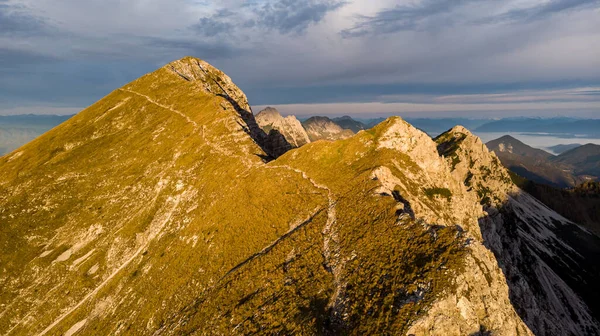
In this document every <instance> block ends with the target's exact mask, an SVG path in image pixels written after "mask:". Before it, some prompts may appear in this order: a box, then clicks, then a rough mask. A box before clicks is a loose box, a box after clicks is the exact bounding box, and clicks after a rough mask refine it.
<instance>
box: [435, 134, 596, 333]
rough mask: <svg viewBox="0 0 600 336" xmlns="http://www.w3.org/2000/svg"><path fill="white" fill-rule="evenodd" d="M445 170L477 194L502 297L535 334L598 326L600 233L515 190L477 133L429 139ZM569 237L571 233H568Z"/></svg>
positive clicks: (591, 330)
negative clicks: (504, 283)
mask: <svg viewBox="0 0 600 336" xmlns="http://www.w3.org/2000/svg"><path fill="white" fill-rule="evenodd" d="M436 141H437V143H438V149H439V151H440V153H441V154H442V155H444V156H446V159H447V161H448V162H449V163H450V164H451V165H452V167H453V172H452V173H453V175H455V177H456V178H458V179H460V180H462V181H464V182H465V185H467V186H468V187H469V188H472V190H473V191H474V192H476V193H477V195H478V197H479V201H480V202H481V204H483V205H484V208H485V210H486V213H487V214H486V216H484V217H482V218H481V219H480V220H479V225H480V227H481V232H482V234H483V242H484V244H485V245H486V246H487V247H488V248H489V249H490V250H492V251H493V252H494V254H495V256H496V258H497V260H498V263H499V264H500V266H501V267H502V269H503V271H504V274H505V275H506V278H507V280H508V285H509V288H510V299H511V302H512V303H513V305H514V306H515V308H516V310H517V312H518V313H519V315H520V316H521V317H522V318H523V320H524V321H525V323H526V324H527V325H528V326H529V328H531V330H532V331H533V332H534V333H535V334H536V335H591V334H597V333H599V332H600V324H599V323H598V320H597V316H600V314H599V312H600V311H599V309H598V308H599V306H598V300H599V299H600V297H599V295H598V294H597V291H596V290H595V289H593V288H590V287H589V286H586V285H583V283H588V284H591V283H598V281H600V268H599V267H598V266H594V264H593V263H591V262H590V261H591V260H597V258H598V257H600V254H599V252H600V249H599V248H598V246H599V245H598V244H600V239H598V237H597V236H595V235H593V234H591V233H590V232H588V231H587V230H585V229H582V228H581V227H579V226H578V225H576V224H574V223H572V222H570V221H568V220H566V219H565V218H563V217H561V216H560V215H558V214H557V213H555V212H554V211H552V210H550V209H548V208H547V207H546V206H544V205H543V204H542V203H540V202H539V201H537V200H536V199H534V198H533V197H531V196H530V195H528V194H526V193H525V192H523V191H521V190H519V189H518V188H517V187H516V186H515V185H514V184H513V183H512V182H511V179H510V176H509V175H508V172H507V170H506V169H505V168H504V167H503V166H502V165H501V164H500V163H499V160H498V158H497V157H496V156H495V155H494V153H490V152H489V151H488V150H487V148H486V147H485V145H483V144H482V143H481V141H480V140H479V138H477V137H475V136H473V135H472V134H471V133H470V132H469V131H468V130H466V129H464V128H463V127H455V128H453V129H452V130H450V131H448V132H446V133H444V134H442V135H440V136H439V137H438V138H437V139H436ZM576 237H577V238H576Z"/></svg>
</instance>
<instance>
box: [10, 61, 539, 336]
mask: <svg viewBox="0 0 600 336" xmlns="http://www.w3.org/2000/svg"><path fill="white" fill-rule="evenodd" d="M278 143H279V142H278V139H277V138H274V137H273V136H272V134H271V133H269V134H268V135H267V134H265V133H264V132H263V131H262V130H260V128H259V127H258V125H257V123H256V121H255V119H254V116H253V115H252V114H251V112H250V108H249V105H248V102H247V100H246V97H245V95H244V94H243V93H242V92H241V91H240V90H239V89H238V88H237V87H236V86H235V85H234V84H233V83H232V82H231V80H230V79H229V77H227V76H226V75H225V74H223V73H222V72H220V71H219V70H217V69H215V68H213V67H212V66H210V65H209V64H207V63H205V62H203V61H201V60H197V59H194V58H185V59H183V60H180V61H175V62H172V63H170V64H168V65H166V66H165V67H163V68H161V69H159V70H157V71H155V72H153V73H151V74H148V75H146V76H144V77H142V78H140V79H138V80H136V81H134V82H132V83H130V84H128V85H126V86H125V87H123V88H121V89H118V90H116V91H114V92H112V93H111V94H109V95H108V96H107V97H105V98H104V99H102V100H101V101H99V102H98V103H96V104H94V105H92V106H91V107H89V108H88V109H86V110H84V111H82V112H81V113H79V114H78V115H76V116H75V117H73V118H72V119H70V120H69V121H68V122H66V123H64V124H62V125H60V126H59V127H57V128H55V129H53V130H52V131H50V132H48V133H46V134H45V135H43V136H42V137H40V138H38V139H36V140H35V141H33V142H31V143H29V144H27V145H26V146H24V147H22V148H20V149H19V150H17V151H15V152H13V153H12V154H11V155H8V156H5V157H2V158H0V220H1V222H2V225H1V226H0V249H1V250H2V251H6V252H5V253H2V254H1V255H0V265H1V267H0V288H3V290H2V291H1V292H0V334H7V335H30V334H38V335H61V334H68V335H74V334H92V335H94V334H98V335H105V334H111V335H119V334H125V335H132V334H133V335H145V334H162V335H180V334H249V333H261V334H307V335H311V334H381V333H384V332H389V333H397V334H416V335H426V334H444V335H464V334H476V333H478V332H480V331H482V330H484V331H490V332H494V333H495V334H498V335H530V334H531V333H530V331H529V329H528V328H527V327H526V326H525V325H524V324H523V321H522V320H521V319H520V317H519V316H518V315H517V313H516V312H515V310H514V309H513V307H512V305H511V302H510V301H509V288H508V287H507V285H506V279H505V277H504V275H503V273H502V271H501V270H500V268H499V267H498V264H497V262H496V259H495V258H494V255H493V254H492V253H491V252H490V251H489V250H488V249H487V248H486V247H485V246H484V245H483V243H484V241H483V240H482V233H481V231H480V229H479V223H478V219H479V218H481V217H482V216H485V213H484V212H483V210H482V208H481V205H480V203H479V199H478V195H477V193H475V192H473V191H469V190H468V187H467V186H465V185H464V183H463V180H462V179H457V178H455V177H454V175H453V173H452V169H451V164H450V163H448V162H446V161H445V160H444V159H443V158H441V157H440V156H439V155H438V152H437V148H436V144H435V143H434V142H433V141H432V140H431V139H430V138H429V137H428V136H427V135H426V134H424V133H423V132H420V131H418V130H416V129H415V128H414V127H412V126H410V125H409V124H407V123H406V122H404V121H403V120H401V119H400V118H391V119H388V120H386V121H385V122H384V123H382V124H380V125H379V126H377V127H375V128H374V129H372V130H369V131H366V132H361V133H360V134H358V135H355V136H353V137H351V138H348V139H346V140H342V141H335V142H327V141H320V142H315V143H311V144H308V145H305V146H303V147H301V148H299V149H295V150H291V151H288V152H287V153H285V154H284V155H282V156H280V157H278V156H279V154H281V152H282V151H281V148H280V147H278ZM276 157H278V158H277V159H275V158H276Z"/></svg>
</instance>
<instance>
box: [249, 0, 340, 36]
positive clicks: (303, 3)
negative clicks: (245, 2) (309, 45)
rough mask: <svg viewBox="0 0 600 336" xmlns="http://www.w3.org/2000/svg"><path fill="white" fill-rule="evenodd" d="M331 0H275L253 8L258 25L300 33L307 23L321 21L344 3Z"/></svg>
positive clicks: (284, 32) (288, 32)
mask: <svg viewBox="0 0 600 336" xmlns="http://www.w3.org/2000/svg"><path fill="white" fill-rule="evenodd" d="M346 4H347V2H344V1H332V0H277V1H270V2H266V3H264V4H262V5H259V6H258V7H257V8H255V9H254V12H255V13H256V16H257V17H258V19H257V22H258V24H259V25H261V26H263V27H265V28H267V29H272V30H276V31H278V32H279V33H281V34H290V33H294V34H300V33H302V32H304V31H305V30H306V29H307V28H308V26H309V25H311V24H316V23H319V22H321V20H323V18H324V17H325V15H326V14H327V13H329V12H332V11H335V10H337V9H339V8H340V7H342V6H344V5H346Z"/></svg>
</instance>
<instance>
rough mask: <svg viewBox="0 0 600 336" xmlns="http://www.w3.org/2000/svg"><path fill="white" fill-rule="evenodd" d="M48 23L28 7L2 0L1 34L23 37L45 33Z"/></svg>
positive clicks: (0, 3) (0, 15)
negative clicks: (32, 13) (32, 12)
mask: <svg viewBox="0 0 600 336" xmlns="http://www.w3.org/2000/svg"><path fill="white" fill-rule="evenodd" d="M45 28H46V23H45V22H44V20H43V19H42V18H40V17H37V16H34V15H31V14H30V13H29V11H28V10H27V8H26V7H25V6H22V5H16V4H14V3H12V2H9V1H6V0H5V1H0V36H14V37H22V36H27V35H35V34H40V33H43V32H44V30H45Z"/></svg>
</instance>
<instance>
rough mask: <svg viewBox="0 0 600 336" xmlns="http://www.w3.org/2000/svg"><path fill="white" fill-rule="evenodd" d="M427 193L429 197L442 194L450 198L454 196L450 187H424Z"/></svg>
mask: <svg viewBox="0 0 600 336" xmlns="http://www.w3.org/2000/svg"><path fill="white" fill-rule="evenodd" d="M423 191H425V195H426V196H427V197H429V198H435V197H436V196H440V197H443V198H446V199H447V200H450V199H451V198H452V192H451V191H450V189H448V188H438V187H434V188H424V189H423Z"/></svg>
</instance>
